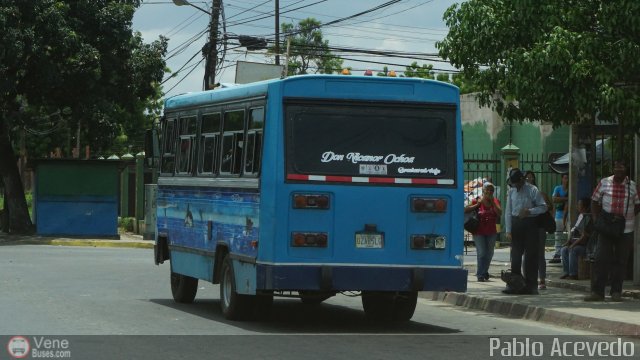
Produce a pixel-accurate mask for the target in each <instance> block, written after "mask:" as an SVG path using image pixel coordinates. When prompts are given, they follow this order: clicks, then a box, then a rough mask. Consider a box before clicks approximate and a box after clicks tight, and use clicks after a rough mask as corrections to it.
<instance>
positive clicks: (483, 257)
mask: <svg viewBox="0 0 640 360" xmlns="http://www.w3.org/2000/svg"><path fill="white" fill-rule="evenodd" d="M495 189H496V188H495V186H494V185H493V184H492V183H490V182H486V183H484V185H482V198H480V199H479V200H476V199H474V200H473V201H472V202H471V204H469V205H468V206H467V207H465V209H464V212H465V213H468V212H471V211H477V212H478V218H479V219H480V226H479V227H478V230H476V232H475V233H473V234H472V235H473V242H474V244H475V245H476V256H477V261H478V265H477V270H476V277H477V278H478V281H480V282H485V281H489V266H490V265H491V260H492V259H493V252H494V249H495V247H496V238H497V237H498V232H497V230H496V222H497V220H498V218H499V217H500V215H501V214H502V208H501V207H500V201H498V199H497V198H495V197H494V196H493V194H494V192H495Z"/></svg>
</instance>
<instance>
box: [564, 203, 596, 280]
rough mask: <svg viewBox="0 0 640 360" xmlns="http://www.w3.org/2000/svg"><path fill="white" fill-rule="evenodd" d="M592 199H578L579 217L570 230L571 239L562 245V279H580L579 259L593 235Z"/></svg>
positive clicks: (585, 252) (584, 253) (585, 251)
mask: <svg viewBox="0 0 640 360" xmlns="http://www.w3.org/2000/svg"><path fill="white" fill-rule="evenodd" d="M591 225H592V224H591V199H590V198H583V199H580V200H578V219H576V223H575V225H574V226H573V227H572V228H571V230H570V231H569V239H568V240H567V242H566V243H565V244H564V246H563V247H562V271H563V275H562V276H560V279H569V280H578V261H579V259H580V258H581V257H583V256H585V255H586V254H587V244H588V243H589V238H590V236H591V231H592V226H591Z"/></svg>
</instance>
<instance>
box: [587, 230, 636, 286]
mask: <svg viewBox="0 0 640 360" xmlns="http://www.w3.org/2000/svg"><path fill="white" fill-rule="evenodd" d="M632 245H633V232H630V233H624V234H623V235H622V236H621V237H619V238H605V237H603V236H602V235H598V245H597V246H598V251H596V261H595V262H594V263H593V276H592V277H591V291H592V292H594V293H596V294H598V295H601V296H604V288H605V286H606V285H607V280H608V279H609V275H610V276H611V293H612V294H613V293H622V281H623V280H624V275H625V271H626V269H627V259H628V258H629V254H630V253H631V247H632Z"/></svg>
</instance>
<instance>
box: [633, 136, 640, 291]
mask: <svg viewBox="0 0 640 360" xmlns="http://www.w3.org/2000/svg"><path fill="white" fill-rule="evenodd" d="M633 142H634V149H635V153H634V155H635V156H634V157H633V161H634V162H635V166H634V168H635V174H633V175H634V177H633V178H634V179H635V181H636V184H637V182H638V181H640V157H639V156H638V154H639V153H640V137H638V135H636V136H634V138H633ZM639 222H640V221H638V217H637V216H636V222H635V225H636V228H635V229H634V231H633V235H634V240H633V285H640V237H639V236H638V235H639V234H638V233H639V232H640V230H639V229H640V224H638V223H639Z"/></svg>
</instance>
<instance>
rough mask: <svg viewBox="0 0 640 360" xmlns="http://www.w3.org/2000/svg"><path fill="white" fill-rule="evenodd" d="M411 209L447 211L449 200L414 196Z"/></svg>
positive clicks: (415, 210) (416, 210)
mask: <svg viewBox="0 0 640 360" xmlns="http://www.w3.org/2000/svg"><path fill="white" fill-rule="evenodd" d="M411 211H413V212H446V211H447V200H446V199H433V198H423V197H412V198H411Z"/></svg>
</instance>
